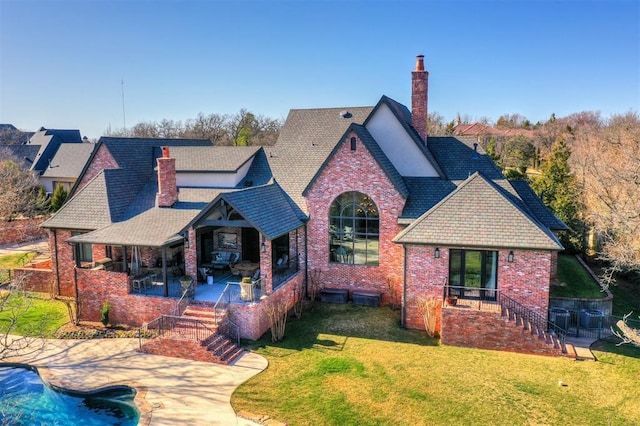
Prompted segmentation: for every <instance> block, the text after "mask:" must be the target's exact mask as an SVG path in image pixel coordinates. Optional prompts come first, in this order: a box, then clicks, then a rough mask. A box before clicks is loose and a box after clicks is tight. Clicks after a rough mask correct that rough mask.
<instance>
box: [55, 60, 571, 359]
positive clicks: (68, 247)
mask: <svg viewBox="0 0 640 426" xmlns="http://www.w3.org/2000/svg"><path fill="white" fill-rule="evenodd" d="M427 78H428V73H427V72H426V71H425V70H424V63H423V58H422V56H418V58H417V62H416V69H415V70H414V71H413V72H412V111H409V109H408V108H407V107H405V106H404V105H401V104H399V103H398V102H396V101H394V100H392V99H390V98H388V97H386V96H383V97H382V98H381V99H380V101H379V102H378V103H377V104H376V105H375V106H371V107H354V108H351V107H342V108H324V109H306V110H292V111H291V112H290V113H289V116H288V118H287V120H286V122H285V124H284V126H283V128H282V130H281V133H280V137H279V139H278V141H277V143H276V144H275V145H274V146H272V147H265V148H262V147H219V146H210V144H209V143H208V142H207V141H200V140H179V139H127V138H108V137H103V138H101V139H100V140H99V142H98V144H97V147H96V150H95V151H94V152H93V154H92V156H91V158H90V159H89V161H88V163H87V165H86V167H85V168H84V170H83V172H82V173H81V175H80V179H79V182H78V183H77V184H76V186H75V187H74V189H73V191H72V194H71V199H70V200H69V201H68V202H67V203H66V204H65V206H64V207H63V208H62V209H61V210H60V211H59V212H58V213H57V214H56V215H55V216H53V217H52V218H51V219H50V220H48V221H47V222H46V223H45V224H44V226H45V227H46V228H48V229H49V230H50V243H51V247H52V254H53V259H52V264H53V273H52V281H51V286H52V291H53V292H54V293H57V294H61V295H66V296H71V297H74V298H76V299H77V301H78V306H79V314H80V317H81V319H84V320H92V321H96V320H98V319H99V317H100V308H101V306H102V304H103V302H105V301H108V302H109V303H110V305H111V311H110V319H111V321H112V322H114V323H125V324H129V325H133V326H140V325H142V324H143V323H146V322H149V321H151V320H153V319H154V318H156V317H158V316H160V315H163V314H167V313H170V312H172V311H173V310H174V309H176V302H177V299H178V297H180V295H181V294H182V292H181V289H182V287H181V286H180V284H179V282H178V281H179V279H180V277H181V276H182V275H187V276H190V277H192V278H193V279H194V280H198V281H200V282H205V281H206V280H207V277H208V276H209V275H210V274H211V273H212V272H211V271H212V270H214V269H213V268H215V267H220V268H226V267H227V266H228V267H231V271H232V272H234V273H236V272H238V273H243V272H246V271H249V273H248V275H252V276H253V280H254V284H255V285H253V286H250V287H242V290H241V293H240V297H239V298H238V299H233V298H232V295H231V294H230V293H228V291H229V290H228V289H226V290H224V292H222V290H220V291H221V292H222V293H218V294H216V296H215V297H214V298H213V299H212V298H210V296H209V297H208V296H206V295H205V294H206V293H207V291H208V290H209V289H212V288H214V287H216V286H206V285H200V286H198V287H197V288H196V289H195V299H196V300H209V301H214V302H215V301H216V300H221V301H222V302H224V306H225V308H226V312H227V314H228V315H229V318H230V319H231V321H232V322H233V323H235V324H236V325H237V326H238V327H239V329H240V334H241V335H242V337H245V338H249V339H257V338H259V337H260V336H261V335H262V334H263V333H264V332H265V331H266V330H268V328H269V322H268V321H267V319H266V317H265V314H264V309H263V306H264V305H265V304H267V303H273V301H274V300H281V301H285V302H287V303H290V302H291V301H292V300H294V299H295V298H297V297H300V295H301V294H308V293H309V292H310V290H311V287H312V286H313V285H314V284H316V283H318V282H319V284H320V285H321V287H322V288H324V289H325V292H326V293H327V294H330V293H331V292H332V291H334V290H330V289H335V292H336V293H334V294H343V292H344V293H346V294H348V295H349V296H351V297H352V296H353V295H354V294H355V295H359V296H365V297H373V299H374V300H375V298H376V297H377V296H381V301H382V303H383V304H386V303H389V302H391V301H392V300H400V301H401V305H402V323H403V325H404V326H406V327H409V328H417V329H424V322H423V317H422V310H421V305H422V304H423V303H422V302H423V301H424V299H425V298H428V297H433V298H436V299H437V300H443V299H444V296H445V295H446V296H454V295H455V296H457V297H458V301H459V303H458V305H457V306H447V305H446V304H442V307H441V308H439V309H438V312H437V314H438V318H439V319H438V328H439V329H440V333H441V336H442V340H443V342H445V343H450V344H455V345H465V346H474V347H490V348H503V349H504V348H507V349H511V350H520V351H527V352H540V353H545V350H546V349H544V348H542V349H539V347H541V346H544V341H543V340H539V339H538V337H537V336H535V339H534V338H533V337H532V336H531V333H530V332H526V333H525V332H523V331H522V327H516V326H515V325H513V324H507V322H508V318H507V319H505V318H504V317H501V316H500V313H498V314H496V312H495V309H496V306H500V305H501V304H502V306H504V303H506V302H505V301H509V303H511V301H513V302H514V303H517V306H518V307H521V308H522V309H525V310H526V312H529V313H531V315H533V316H536V315H537V316H539V317H540V318H543V319H545V321H546V318H547V310H548V305H549V286H550V281H551V279H552V278H553V277H554V275H555V271H556V264H557V253H558V251H560V250H563V248H562V246H561V244H560V242H559V241H558V239H557V238H556V236H555V235H554V233H553V232H554V231H557V230H563V229H566V226H565V225H564V224H563V223H562V222H561V221H559V220H558V219H557V218H556V217H555V216H553V215H552V214H551V213H549V211H548V210H547V209H546V208H545V207H544V206H543V205H542V203H541V201H540V200H539V199H538V198H537V197H536V196H535V194H534V193H533V192H532V191H531V189H530V188H529V187H528V185H527V184H526V182H517V183H513V182H510V181H508V180H506V179H505V178H504V176H503V175H502V174H501V172H500V170H499V169H498V168H497V167H496V166H495V165H494V163H493V162H492V161H491V159H490V158H488V156H487V155H486V154H485V153H484V152H483V151H482V149H481V148H480V147H479V146H478V144H477V143H475V138H473V137H471V138H467V137H434V136H428V135H427V133H426V132H427ZM222 252H226V253H227V254H226V255H221V254H220V253H222ZM229 253H235V254H237V256H239V257H240V258H241V259H242V260H243V261H244V263H243V262H240V263H237V264H234V263H235V262H234V261H233V260H230V258H231V255H229ZM234 256H235V255H234ZM227 263H228V264H227ZM143 267H145V268H143ZM256 285H257V286H258V287H256ZM187 288H188V287H187ZM252 292H255V294H253V293H252ZM220 294H222V297H220V298H219V295H220ZM191 296H192V297H193V295H191ZM207 297H208V298H207ZM221 306H222V305H221ZM485 306H487V307H490V308H492V309H489V310H488V311H486V310H485V309H464V308H469V307H476V308H478V307H485ZM509 327H510V328H509ZM527 334H528V335H529V336H528V337H527V336H526V335H527ZM485 337H486V338H485ZM519 339H520V340H521V341H522V343H520V341H519ZM547 352H553V351H552V350H551V351H547Z"/></svg>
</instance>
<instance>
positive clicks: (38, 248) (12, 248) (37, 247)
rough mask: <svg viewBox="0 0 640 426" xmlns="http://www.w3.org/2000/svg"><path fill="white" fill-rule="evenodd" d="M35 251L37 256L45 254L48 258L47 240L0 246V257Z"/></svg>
mask: <svg viewBox="0 0 640 426" xmlns="http://www.w3.org/2000/svg"><path fill="white" fill-rule="evenodd" d="M30 251H35V252H37V253H39V254H46V255H47V257H48V256H50V252H49V240H47V239H44V240H34V241H28V242H24V243H15V244H5V245H2V246H0V256H7V255H10V254H15V253H27V252H30Z"/></svg>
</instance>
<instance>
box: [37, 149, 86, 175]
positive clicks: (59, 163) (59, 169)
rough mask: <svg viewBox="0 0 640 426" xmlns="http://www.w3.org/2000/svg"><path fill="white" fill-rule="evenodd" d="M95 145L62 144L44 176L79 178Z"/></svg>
mask: <svg viewBox="0 0 640 426" xmlns="http://www.w3.org/2000/svg"><path fill="white" fill-rule="evenodd" d="M95 147H96V146H95V145H94V144H91V143H80V144H77V143H73V144H68V143H63V144H61V145H60V147H59V148H58V151H57V152H56V154H55V155H54V156H53V158H52V159H51V162H50V163H49V166H47V168H46V169H45V170H44V172H43V173H42V176H44V177H50V178H53V177H67V178H77V177H78V176H80V173H82V170H83V169H84V166H85V164H87V161H88V160H89V157H90V156H91V153H92V152H93V149H94V148H95Z"/></svg>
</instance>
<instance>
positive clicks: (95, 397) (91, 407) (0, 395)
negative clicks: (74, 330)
mask: <svg viewBox="0 0 640 426" xmlns="http://www.w3.org/2000/svg"><path fill="white" fill-rule="evenodd" d="M135 394H136V391H135V389H133V388H131V387H128V386H114V387H110V388H108V389H103V390H100V391H97V392H92V393H90V394H88V393H87V394H85V393H79V392H71V391H67V390H56V389H54V388H53V387H51V386H49V385H46V384H45V383H43V382H42V379H41V378H40V376H39V375H38V372H37V370H36V369H35V368H32V367H29V366H26V365H17V364H0V424H9V425H39V424H49V425H70V424H74V423H76V424H82V425H83V426H84V425H91V426H93V425H96V426H98V425H121V426H129V425H137V424H138V420H139V418H140V412H139V411H138V409H137V408H136V406H135V404H134V403H133V398H134V397H135Z"/></svg>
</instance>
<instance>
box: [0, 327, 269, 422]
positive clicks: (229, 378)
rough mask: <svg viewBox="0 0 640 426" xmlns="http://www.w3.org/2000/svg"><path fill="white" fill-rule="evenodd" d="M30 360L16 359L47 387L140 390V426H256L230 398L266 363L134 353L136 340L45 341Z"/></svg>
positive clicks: (254, 358) (248, 357)
mask: <svg viewBox="0 0 640 426" xmlns="http://www.w3.org/2000/svg"><path fill="white" fill-rule="evenodd" d="M44 342H45V344H44V347H43V348H42V349H41V350H39V351H37V352H36V353H35V354H32V355H25V356H22V357H14V358H11V359H7V360H5V361H7V362H22V363H28V364H31V365H34V366H36V367H38V369H39V371H40V374H41V375H42V377H43V378H44V379H45V380H47V381H48V382H49V383H51V384H54V385H58V386H62V387H64V388H69V389H74V390H91V389H96V388H100V387H104V386H108V385H115V384H124V385H129V386H134V387H136V389H137V390H138V396H137V397H136V403H137V404H138V406H139V407H142V411H143V414H144V412H146V416H143V418H141V422H140V424H141V425H145V424H150V425H154V426H155V425H243V426H246V425H256V423H253V422H251V421H249V420H245V419H242V418H239V417H237V416H236V413H235V412H234V411H233V408H232V407H231V403H230V401H231V394H232V392H233V391H234V390H235V389H236V388H237V387H238V386H239V385H240V384H242V383H243V382H245V381H246V380H248V379H249V378H251V377H253V376H254V375H256V374H258V373H259V372H261V371H263V370H264V369H265V368H266V367H267V360H266V359H264V358H263V357H261V356H259V355H257V354H254V353H250V352H245V354H244V355H243V356H242V357H240V358H239V359H238V360H237V361H236V362H235V363H234V364H233V365H231V366H224V365H218V364H212V363H204V362H198V361H189V360H184V359H179V358H170V357H164V356H158V355H149V354H142V353H138V352H136V351H135V349H136V348H137V347H138V340H137V339H103V340H54V339H51V340H45V341H44Z"/></svg>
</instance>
